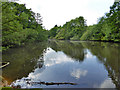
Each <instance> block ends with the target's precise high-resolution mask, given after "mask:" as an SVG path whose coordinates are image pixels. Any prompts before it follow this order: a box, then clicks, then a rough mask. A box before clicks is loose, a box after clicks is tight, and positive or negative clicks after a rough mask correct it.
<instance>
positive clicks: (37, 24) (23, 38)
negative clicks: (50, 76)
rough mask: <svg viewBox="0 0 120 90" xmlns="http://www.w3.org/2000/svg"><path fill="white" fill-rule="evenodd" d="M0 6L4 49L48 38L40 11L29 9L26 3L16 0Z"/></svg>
mask: <svg viewBox="0 0 120 90" xmlns="http://www.w3.org/2000/svg"><path fill="white" fill-rule="evenodd" d="M0 7H2V46H3V50H4V49H6V48H9V47H14V46H18V45H22V44H25V43H26V42H31V41H44V40H47V37H48V36H47V34H46V33H47V31H46V30H44V29H43V27H42V18H41V16H40V14H39V13H34V12H33V11H32V10H31V9H27V8H26V6H25V4H18V3H15V2H2V6H0ZM0 13H1V12H0Z"/></svg>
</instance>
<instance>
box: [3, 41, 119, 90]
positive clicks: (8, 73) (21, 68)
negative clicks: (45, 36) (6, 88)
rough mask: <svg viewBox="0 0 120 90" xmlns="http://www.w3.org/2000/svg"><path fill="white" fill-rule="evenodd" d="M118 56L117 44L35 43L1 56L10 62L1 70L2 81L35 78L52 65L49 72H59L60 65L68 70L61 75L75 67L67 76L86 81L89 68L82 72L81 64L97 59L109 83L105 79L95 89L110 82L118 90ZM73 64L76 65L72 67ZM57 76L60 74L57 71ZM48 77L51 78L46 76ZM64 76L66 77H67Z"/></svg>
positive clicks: (11, 50)
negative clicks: (29, 76)
mask: <svg viewBox="0 0 120 90" xmlns="http://www.w3.org/2000/svg"><path fill="white" fill-rule="evenodd" d="M47 47H48V48H47ZM49 51H52V53H53V54H48V55H47V58H46V56H45V55H46V52H47V53H48V52H49ZM89 53H91V54H89ZM64 54H65V55H66V56H65V55H64ZM51 55H53V56H51ZM90 55H92V56H90ZM119 55H120V44H117V43H107V42H77V41H72V42H71V41H49V42H48V43H35V44H30V45H27V46H25V47H19V48H14V49H10V50H8V51H7V52H4V53H3V60H4V61H8V60H9V61H10V62H11V65H9V66H8V67H6V68H4V69H3V77H4V78H5V79H7V81H9V83H11V82H13V81H15V80H17V79H21V78H22V79H23V78H24V77H28V75H34V76H36V75H37V74H38V73H39V74H40V73H42V72H43V71H44V72H48V71H46V66H50V65H53V63H55V64H54V65H53V67H49V68H48V70H51V69H50V68H52V70H54V71H55V70H56V69H57V68H58V69H60V68H59V67H61V66H60V65H62V66H63V65H64V66H66V68H67V69H65V68H64V70H63V71H64V72H65V71H66V70H69V69H70V68H72V66H70V65H73V67H75V66H74V65H76V67H77V68H75V69H71V70H72V71H70V75H71V76H72V77H74V78H75V79H76V80H79V79H80V80H82V78H83V77H88V76H87V75H89V74H90V71H88V70H89V66H88V70H85V69H83V67H84V66H82V63H83V65H84V64H85V60H86V57H87V58H90V57H91V58H92V59H98V60H97V61H99V63H101V64H102V65H104V67H105V68H106V70H107V71H108V77H109V78H111V79H105V80H104V81H103V82H102V84H101V85H99V86H96V87H104V86H105V84H106V83H108V82H109V83H108V84H109V85H111V86H112V85H113V84H112V82H113V83H114V84H115V85H116V88H119V87H120V62H119V60H120V56H119ZM93 56H94V58H93ZM62 57H64V58H62ZM49 59H51V60H49ZM62 59H64V60H62ZM64 62H67V63H64ZM73 62H74V63H75V64H72V63H73ZM76 62H78V63H76ZM91 62H92V61H91ZM96 63H97V62H96ZM99 63H98V65H99ZM67 65H68V66H67ZM77 65H78V66H77ZM81 66H82V67H81ZM55 68H56V69H55ZM90 68H91V67H90ZM96 68H97V67H96ZM94 70H95V69H94ZM36 71H37V72H38V73H37V74H35V73H34V72H36ZM56 72H58V73H59V71H56ZM30 73H31V74H30ZM66 73H67V72H66ZM39 74H38V75H39ZM47 74H48V75H50V74H49V73H47ZM103 74H104V73H103ZM43 75H44V74H43ZM51 75H53V74H51ZM61 75H62V74H61ZM66 75H67V76H68V74H66ZM101 75H102V74H101ZM58 76H59V75H58ZM48 77H51V76H48ZM59 77H61V76H59ZM38 78H39V77H38ZM45 78H46V77H45ZM54 78H55V77H54ZM57 78H58V77H57ZM66 78H69V77H66ZM70 78H71V77H70ZM98 78H99V77H98ZM71 80H72V79H71ZM83 80H84V79H83ZM109 85H108V86H109ZM83 86H84V85H83Z"/></svg>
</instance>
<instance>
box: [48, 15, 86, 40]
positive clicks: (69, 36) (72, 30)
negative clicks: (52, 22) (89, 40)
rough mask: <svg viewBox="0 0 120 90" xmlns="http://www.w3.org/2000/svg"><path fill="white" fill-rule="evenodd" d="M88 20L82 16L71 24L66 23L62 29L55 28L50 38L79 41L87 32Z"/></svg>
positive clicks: (51, 31)
mask: <svg viewBox="0 0 120 90" xmlns="http://www.w3.org/2000/svg"><path fill="white" fill-rule="evenodd" d="M86 26H87V25H86V20H85V19H84V17H82V16H80V17H78V18H76V19H73V20H71V21H69V22H66V24H64V25H63V26H62V27H61V26H60V27H57V26H55V27H54V28H52V29H51V30H50V31H49V32H50V38H55V39H60V40H79V39H80V37H81V36H82V34H83V33H84V32H85V31H86Z"/></svg>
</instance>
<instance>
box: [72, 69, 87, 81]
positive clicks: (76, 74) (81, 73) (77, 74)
mask: <svg viewBox="0 0 120 90" xmlns="http://www.w3.org/2000/svg"><path fill="white" fill-rule="evenodd" d="M87 72H88V71H87V70H81V69H74V70H73V71H72V72H71V76H73V77H75V78H76V79H79V78H80V77H81V76H86V74H87Z"/></svg>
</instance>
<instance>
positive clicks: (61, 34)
mask: <svg viewBox="0 0 120 90" xmlns="http://www.w3.org/2000/svg"><path fill="white" fill-rule="evenodd" d="M48 38H50V39H60V40H99V41H113V42H120V2H114V4H113V5H112V6H111V7H110V11H109V12H108V13H106V14H105V15H104V16H103V17H101V18H100V19H99V21H98V23H97V24H95V25H91V26H87V25H86V20H85V19H84V17H82V16H80V17H78V18H76V19H73V20H71V21H69V22H66V24H64V25H63V26H57V25H55V26H54V27H53V28H52V29H50V31H49V36H48Z"/></svg>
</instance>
